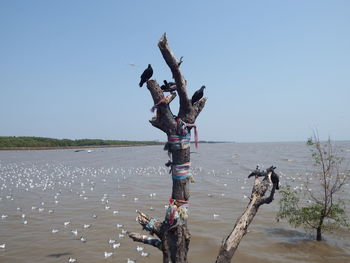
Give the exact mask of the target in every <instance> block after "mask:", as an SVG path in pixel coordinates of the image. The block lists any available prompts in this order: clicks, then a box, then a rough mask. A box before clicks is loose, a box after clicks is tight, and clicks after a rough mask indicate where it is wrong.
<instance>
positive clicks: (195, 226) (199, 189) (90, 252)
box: [0, 142, 350, 263]
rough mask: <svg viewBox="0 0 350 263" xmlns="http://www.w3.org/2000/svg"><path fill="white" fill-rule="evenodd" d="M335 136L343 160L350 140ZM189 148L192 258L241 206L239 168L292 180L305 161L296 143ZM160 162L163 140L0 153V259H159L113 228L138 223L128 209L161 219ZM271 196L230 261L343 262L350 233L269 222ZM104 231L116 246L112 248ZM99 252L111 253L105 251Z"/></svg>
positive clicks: (297, 179)
mask: <svg viewBox="0 0 350 263" xmlns="http://www.w3.org/2000/svg"><path fill="white" fill-rule="evenodd" d="M337 144H338V146H339V147H340V148H341V149H342V151H343V152H342V154H343V155H344V156H345V157H346V160H345V163H347V164H349V160H350V142H341V143H340V142H339V143H337ZM192 151H193V153H192V164H193V173H194V176H195V179H196V182H195V183H193V184H191V185H190V189H191V198H190V205H191V207H190V212H189V229H190V231H191V234H192V239H191V243H190V251H189V261H190V262H214V261H215V258H216V255H217V252H218V249H219V246H220V243H221V240H222V239H223V238H224V237H225V236H226V235H227V234H228V233H229V232H230V231H231V230H232V227H233V225H234V223H235V221H236V219H237V218H238V217H239V216H240V215H241V214H242V213H243V211H244V209H245V207H246V206H247V204H248V199H247V198H246V196H249V195H250V193H251V188H252V184H253V182H252V180H248V179H247V176H248V174H249V172H250V171H251V170H253V169H254V168H255V166H256V164H260V166H261V167H262V168H267V167H269V166H270V165H275V166H277V172H278V173H279V174H280V176H281V184H282V185H285V184H287V183H288V184H290V185H292V186H293V187H303V185H302V180H303V178H304V177H305V175H306V174H307V173H310V172H311V169H312V168H313V167H312V165H311V163H312V161H311V160H310V153H309V151H308V149H307V148H306V146H305V144H304V143H231V144H201V145H200V147H199V148H198V149H195V148H194V147H193V148H192ZM166 161H167V155H166V153H165V152H164V151H163V150H162V147H161V146H148V147H131V148H108V149H107V148H103V149H102V148H99V149H93V150H92V151H91V152H88V151H87V150H85V151H81V152H75V150H49V151H1V152H0V189H1V192H0V215H1V218H0V245H3V244H5V248H0V262H1V263H5V262H6V263H7V262H9V263H16V262H18V263H22V262H36V263H41V262H45V263H46V262H47V263H50V262H68V260H69V258H75V259H77V262H86V263H90V262H91V263H92V262H94V263H95V262H127V259H128V258H129V259H132V260H136V262H161V253H160V251H158V250H157V249H155V248H153V247H150V246H147V245H142V246H143V247H144V252H146V253H148V254H149V255H148V256H147V257H143V256H141V252H138V251H137V250H136V247H137V246H139V245H141V244H140V243H135V242H133V241H132V240H130V239H129V238H128V237H126V236H125V237H122V236H119V234H121V233H122V231H123V230H129V231H137V232H141V231H142V230H141V227H140V226H139V225H138V223H137V222H135V218H136V212H135V211H136V210H141V211H144V212H146V213H148V214H150V215H152V216H155V217H157V218H160V219H162V218H163V217H164V214H165V208H164V206H165V205H166V204H167V202H168V200H169V196H170V191H171V178H170V176H169V174H168V170H167V169H166V168H165V166H164V163H165V162H166ZM349 190H350V186H349V185H346V186H345V188H344V191H343V192H342V194H341V198H342V199H343V200H345V201H347V202H348V201H349V197H350V191H349ZM278 199H279V194H278V192H277V193H276V195H275V200H274V202H273V203H272V204H270V205H264V206H262V207H261V208H260V210H259V212H258V214H257V216H256V217H255V219H254V221H253V223H252V224H251V225H250V226H249V229H248V230H249V233H248V234H247V235H246V236H245V237H244V238H243V240H242V242H241V244H240V246H239V247H238V250H237V252H236V255H235V256H234V258H233V262H244V263H253V262H254V263H255V262H262V263H265V262H271V263H272V262H288V263H294V262H308V263H309V262H320V263H324V262H332V263H340V262H350V233H349V231H337V232H333V233H330V234H325V235H324V238H325V241H324V242H316V241H313V233H307V232H305V231H303V230H302V229H294V228H291V227H290V226H288V224H286V223H285V222H276V220H275V216H276V213H277V211H278ZM348 204H349V203H348ZM347 209H348V210H347V212H348V215H349V207H348V208H347ZM214 214H216V215H217V216H215V217H214ZM93 215H95V216H93ZM65 222H69V224H67V225H64V223H65ZM84 225H89V226H85V227H86V228H84ZM53 230H54V231H53ZM71 231H73V232H75V231H77V235H75V234H74V233H72V232H71ZM53 232H55V233H53ZM80 237H84V238H85V239H86V242H81V241H80ZM110 239H112V240H115V244H117V243H120V247H118V248H115V249H114V248H113V247H112V245H111V244H109V240H110ZM105 252H108V253H109V252H113V253H114V254H113V255H112V256H111V257H108V258H105V256H104V253H105Z"/></svg>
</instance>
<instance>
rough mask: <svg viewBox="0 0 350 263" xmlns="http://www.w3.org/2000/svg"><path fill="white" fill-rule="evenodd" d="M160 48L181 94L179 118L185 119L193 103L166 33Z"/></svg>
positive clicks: (160, 42)
mask: <svg viewBox="0 0 350 263" xmlns="http://www.w3.org/2000/svg"><path fill="white" fill-rule="evenodd" d="M158 47H159V50H160V52H161V53H162V55H163V58H164V60H165V62H166V63H167V65H168V66H169V68H170V70H171V72H172V74H173V78H174V80H175V83H176V87H177V93H178V94H179V98H180V109H179V114H178V116H179V117H181V118H182V117H183V116H185V115H186V113H188V112H189V111H190V108H191V106H192V105H191V102H190V100H189V99H188V97H187V92H186V80H185V79H184V77H183V76H182V74H181V71H180V67H179V62H178V61H177V59H176V58H175V56H174V54H173V53H172V52H171V50H170V47H169V45H168V40H167V38H166V34H165V33H164V34H163V35H162V37H161V39H160V40H159V42H158Z"/></svg>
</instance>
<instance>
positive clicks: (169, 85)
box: [160, 80, 177, 92]
mask: <svg viewBox="0 0 350 263" xmlns="http://www.w3.org/2000/svg"><path fill="white" fill-rule="evenodd" d="M163 82H164V85H162V86H160V88H161V89H162V91H164V92H174V91H175V90H176V89H177V87H176V83H175V82H167V81H166V80H164V81H163Z"/></svg>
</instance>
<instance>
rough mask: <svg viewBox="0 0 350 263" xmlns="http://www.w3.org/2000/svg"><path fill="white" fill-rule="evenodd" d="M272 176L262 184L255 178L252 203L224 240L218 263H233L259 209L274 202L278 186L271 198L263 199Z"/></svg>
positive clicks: (267, 177)
mask: <svg viewBox="0 0 350 263" xmlns="http://www.w3.org/2000/svg"><path fill="white" fill-rule="evenodd" d="M270 176H271V173H269V174H268V175H267V176H266V177H265V178H264V179H263V180H262V182H260V181H259V179H258V177H256V178H255V181H254V187H253V190H252V194H251V196H250V202H249V204H248V206H247V208H246V210H245V211H244V213H243V214H242V216H241V217H240V218H239V219H238V220H237V221H236V224H235V226H234V228H233V230H232V232H231V233H230V234H229V235H228V236H227V237H226V238H225V239H224V240H223V242H222V245H221V248H220V250H219V254H218V257H217V258H216V263H229V262H231V259H232V257H233V255H234V253H235V251H236V249H237V247H238V245H239V243H240V242H241V240H242V238H243V237H244V235H245V234H246V233H247V229H248V226H249V224H250V223H251V222H252V221H253V218H254V217H255V215H256V213H257V212H258V209H259V207H260V206H261V205H263V204H269V203H271V202H272V200H273V196H274V194H275V189H276V185H273V186H272V190H271V193H270V195H269V197H267V198H263V197H264V195H265V193H266V191H267V190H268V188H269V186H270V180H269V177H270Z"/></svg>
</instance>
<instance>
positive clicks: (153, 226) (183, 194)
mask: <svg viewBox="0 0 350 263" xmlns="http://www.w3.org/2000/svg"><path fill="white" fill-rule="evenodd" d="M158 47H159V50H160V51H161V53H162V55H163V58H164V60H165V62H166V64H167V65H168V66H169V68H170V70H171V72H172V75H173V78H174V80H175V83H176V86H177V89H176V92H177V94H178V95H179V102H180V107H179V113H178V114H177V117H179V118H181V119H182V121H184V122H185V123H188V124H194V122H195V120H196V118H197V117H198V115H199V113H200V112H201V111H202V109H203V108H204V106H205V102H206V100H207V99H206V98H202V99H201V100H200V101H198V102H197V103H196V104H195V105H193V106H192V103H191V100H189V99H188V96H187V91H186V80H185V78H184V77H183V75H182V74H181V71H180V65H181V63H182V62H183V60H182V58H181V59H180V61H178V60H177V59H176V58H175V56H174V54H173V53H172V52H171V50H170V47H169V45H168V41H167V39H166V35H165V33H164V34H163V36H162V38H161V39H160V40H159V42H158ZM147 88H148V90H149V91H150V93H151V96H152V98H153V102H154V107H153V109H156V110H157V112H156V115H155V116H154V117H153V118H152V120H150V123H151V124H152V125H153V126H154V127H156V128H158V129H160V130H162V131H163V132H165V133H166V134H167V136H170V135H179V134H177V132H178V129H177V128H178V123H177V121H176V120H175V116H174V114H173V113H172V112H171V109H170V106H169V104H170V102H171V101H172V100H173V99H174V97H175V96H176V95H175V93H174V94H171V95H169V96H168V97H167V99H165V97H164V93H163V91H162V90H161V88H160V86H159V85H158V83H157V82H156V81H155V80H149V81H147ZM169 152H170V153H171V155H172V164H174V165H175V164H177V165H181V164H184V163H187V162H190V148H189V147H188V148H186V149H177V150H175V149H169ZM172 182H173V186H172V194H171V197H172V199H175V200H182V201H183V202H185V203H186V204H187V202H188V200H189V197H190V193H189V178H186V179H180V180H176V179H173V180H172ZM151 220H153V221H152V222H151ZM137 221H138V222H139V223H140V224H141V225H142V226H143V228H145V229H147V230H148V231H149V232H150V233H151V234H153V233H154V234H156V235H157V236H158V237H159V239H160V241H161V246H158V247H160V248H161V249H162V252H163V262H166V263H169V262H172V263H175V262H176V263H187V253H188V249H189V243H190V239H191V235H190V232H189V230H188V227H187V217H184V218H183V219H182V220H181V222H176V224H174V225H170V223H169V222H168V220H164V222H160V221H157V220H155V219H152V218H151V217H149V216H147V215H146V214H144V213H141V212H139V215H138V218H137ZM150 222H151V223H150ZM129 236H130V238H132V239H133V240H134V241H137V242H142V243H145V244H147V242H148V241H149V240H152V242H154V243H157V239H148V237H147V236H145V235H141V234H139V233H130V234H129ZM146 237H147V238H146ZM157 244H159V243H157ZM150 245H154V244H152V243H151V244H150Z"/></svg>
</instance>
